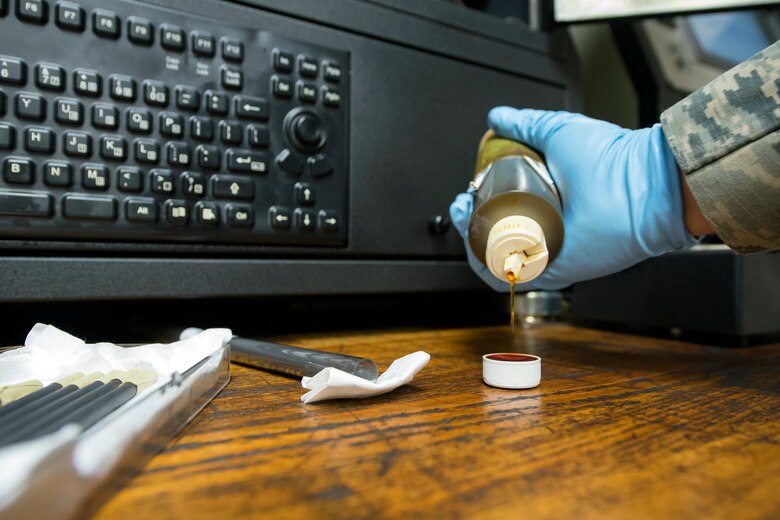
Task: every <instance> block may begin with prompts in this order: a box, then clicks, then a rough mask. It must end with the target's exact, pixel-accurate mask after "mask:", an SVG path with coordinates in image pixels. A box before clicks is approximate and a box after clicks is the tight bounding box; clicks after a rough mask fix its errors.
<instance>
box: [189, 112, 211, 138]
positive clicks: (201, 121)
mask: <svg viewBox="0 0 780 520" xmlns="http://www.w3.org/2000/svg"><path fill="white" fill-rule="evenodd" d="M190 135H191V136H192V137H194V138H195V139H198V140H199V141H211V140H212V139H213V138H214V123H213V122H212V121H211V119H209V118H208V117H201V116H192V117H191V118H190Z"/></svg>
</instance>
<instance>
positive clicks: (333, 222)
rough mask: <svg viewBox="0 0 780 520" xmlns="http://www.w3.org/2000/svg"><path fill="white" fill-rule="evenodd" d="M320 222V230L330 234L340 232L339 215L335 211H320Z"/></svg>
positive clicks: (318, 215)
mask: <svg viewBox="0 0 780 520" xmlns="http://www.w3.org/2000/svg"><path fill="white" fill-rule="evenodd" d="M317 217H318V219H319V221H320V229H321V230H323V231H328V232H331V233H332V232H335V231H338V230H339V214H338V213H336V212H335V211H325V210H320V212H319V213H318V214H317Z"/></svg>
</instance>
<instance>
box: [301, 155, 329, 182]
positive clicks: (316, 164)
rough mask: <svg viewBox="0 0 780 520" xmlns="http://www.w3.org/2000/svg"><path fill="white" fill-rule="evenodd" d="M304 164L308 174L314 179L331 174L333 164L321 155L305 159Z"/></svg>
mask: <svg viewBox="0 0 780 520" xmlns="http://www.w3.org/2000/svg"><path fill="white" fill-rule="evenodd" d="M306 164H307V165H308V167H309V173H311V176H312V177H314V178H317V177H324V176H326V175H329V174H331V173H333V163H332V162H330V159H328V158H327V157H326V156H324V155H322V154H321V153H320V154H317V155H315V156H314V157H309V158H308V159H306Z"/></svg>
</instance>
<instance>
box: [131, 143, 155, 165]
mask: <svg viewBox="0 0 780 520" xmlns="http://www.w3.org/2000/svg"><path fill="white" fill-rule="evenodd" d="M133 146H134V148H135V160H136V161H138V162H142V163H150V164H157V163H158V162H159V161H160V145H159V144H157V141H155V140H153V139H136V140H135V141H134V143H133Z"/></svg>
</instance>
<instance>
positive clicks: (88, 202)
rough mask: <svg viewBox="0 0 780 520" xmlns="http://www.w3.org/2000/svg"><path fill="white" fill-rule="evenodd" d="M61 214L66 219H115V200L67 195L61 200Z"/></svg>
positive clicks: (92, 196) (111, 198) (73, 194)
mask: <svg viewBox="0 0 780 520" xmlns="http://www.w3.org/2000/svg"><path fill="white" fill-rule="evenodd" d="M62 213H63V215H65V217H67V218H85V219H97V220H114V219H116V199H115V198H114V197H96V196H94V195H79V194H75V193H68V194H67V195H65V196H64V197H63V198H62Z"/></svg>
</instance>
